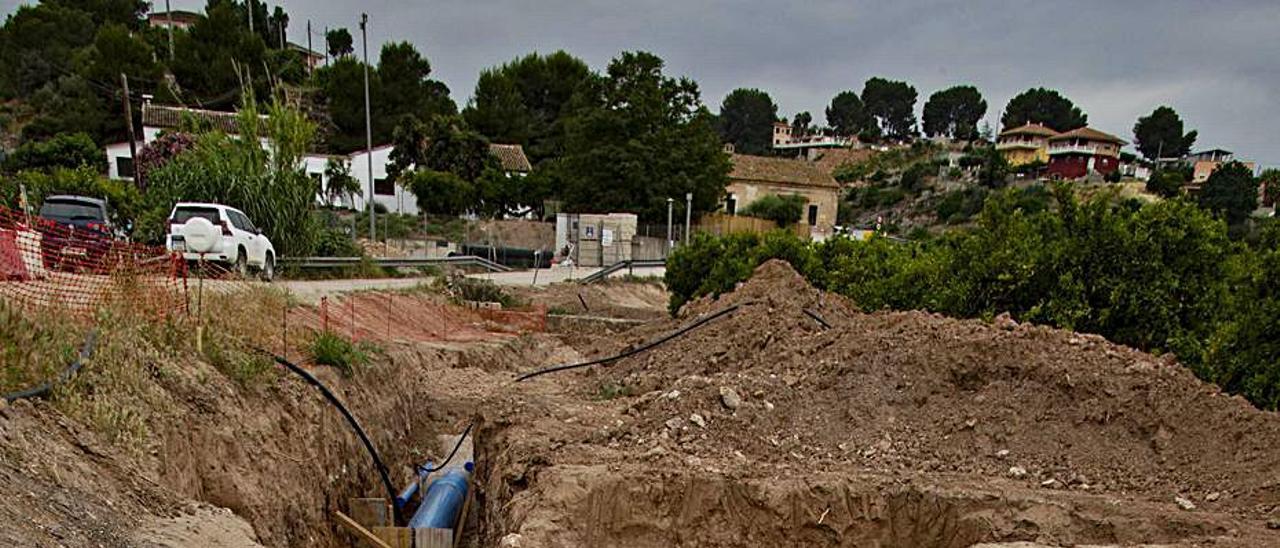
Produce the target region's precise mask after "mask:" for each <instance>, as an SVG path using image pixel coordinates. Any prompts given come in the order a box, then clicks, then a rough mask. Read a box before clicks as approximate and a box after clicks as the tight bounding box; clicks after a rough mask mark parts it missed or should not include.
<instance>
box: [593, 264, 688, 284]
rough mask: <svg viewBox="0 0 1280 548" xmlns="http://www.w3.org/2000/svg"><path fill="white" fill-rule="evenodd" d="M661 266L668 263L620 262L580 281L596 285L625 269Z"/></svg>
mask: <svg viewBox="0 0 1280 548" xmlns="http://www.w3.org/2000/svg"><path fill="white" fill-rule="evenodd" d="M659 266H667V261H666V260H659V259H649V260H632V261H618V262H616V263H613V264H611V265H609V266H607V267H605V268H604V269H603V270H600V271H597V272H594V273H592V274H591V275H589V276H585V277H583V278H582V279H581V280H578V281H579V282H581V283H584V284H589V283H595V282H598V281H600V280H603V279H605V278H608V277H609V276H611V275H613V274H614V273H615V272H618V271H621V270H622V269H624V268H625V269H628V270H631V269H633V268H655V267H659Z"/></svg>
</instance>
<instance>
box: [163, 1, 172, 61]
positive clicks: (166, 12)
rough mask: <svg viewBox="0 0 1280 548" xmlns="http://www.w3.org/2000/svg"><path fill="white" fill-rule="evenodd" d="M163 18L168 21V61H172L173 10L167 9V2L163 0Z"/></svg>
mask: <svg viewBox="0 0 1280 548" xmlns="http://www.w3.org/2000/svg"><path fill="white" fill-rule="evenodd" d="M164 16H165V18H166V19H168V20H169V24H168V25H166V26H168V27H169V60H170V61H172V60H173V10H172V9H170V8H169V0H164Z"/></svg>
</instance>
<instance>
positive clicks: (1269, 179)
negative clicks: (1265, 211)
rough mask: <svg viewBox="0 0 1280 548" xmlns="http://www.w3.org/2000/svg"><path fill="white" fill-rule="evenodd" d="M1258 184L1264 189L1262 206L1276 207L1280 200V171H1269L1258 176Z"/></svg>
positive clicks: (1273, 169)
mask: <svg viewBox="0 0 1280 548" xmlns="http://www.w3.org/2000/svg"><path fill="white" fill-rule="evenodd" d="M1258 184H1259V185H1260V186H1261V187H1262V202H1263V203H1262V205H1264V206H1266V207H1275V205H1276V201H1278V200H1280V169H1275V168H1272V169H1267V170H1265V171H1263V172H1262V175H1259V176H1258Z"/></svg>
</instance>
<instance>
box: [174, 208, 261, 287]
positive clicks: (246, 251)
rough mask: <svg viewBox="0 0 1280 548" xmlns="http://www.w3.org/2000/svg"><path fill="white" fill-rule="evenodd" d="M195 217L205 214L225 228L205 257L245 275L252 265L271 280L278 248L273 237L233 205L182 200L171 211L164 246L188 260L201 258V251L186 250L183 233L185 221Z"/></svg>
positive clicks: (218, 225)
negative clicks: (273, 241)
mask: <svg viewBox="0 0 1280 548" xmlns="http://www.w3.org/2000/svg"><path fill="white" fill-rule="evenodd" d="M196 217H202V218H204V219H206V220H208V221H209V222H210V223H213V226H215V227H219V228H221V229H222V239H221V241H219V242H218V243H217V244H215V245H214V247H213V249H212V250H211V251H210V252H209V253H206V254H205V255H204V257H203V258H204V260H206V261H216V262H221V263H227V264H229V265H231V267H232V269H234V270H235V271H236V272H237V273H239V274H240V275H242V276H245V275H248V273H249V267H253V268H257V269H258V270H259V271H261V273H262V279H264V280H267V281H271V279H272V278H274V277H275V274H276V249H275V247H274V246H272V245H271V240H268V239H267V237H266V236H263V235H262V230H260V229H258V228H257V227H255V226H253V222H251V221H250V220H249V217H247V216H245V214H244V213H242V212H241V211H240V210H238V209H236V208H234V207H228V206H224V205H222V204H205V203H197V202H179V203H178V204H177V205H175V206H173V211H172V212H171V213H169V234H168V236H167V237H166V238H165V247H166V248H168V249H169V250H170V251H175V252H178V253H182V257H183V258H184V259H186V260H188V261H196V260H199V259H200V258H201V257H200V254H199V253H193V252H191V251H188V250H187V242H186V238H185V237H184V236H183V234H182V225H185V224H186V223H187V221H189V220H191V219H194V218H196Z"/></svg>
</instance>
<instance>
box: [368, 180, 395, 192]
mask: <svg viewBox="0 0 1280 548" xmlns="http://www.w3.org/2000/svg"><path fill="white" fill-rule="evenodd" d="M373 193H374V194H377V195H379V196H395V195H396V184H395V183H394V182H392V181H391V180H390V179H387V178H382V179H374V180H373Z"/></svg>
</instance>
